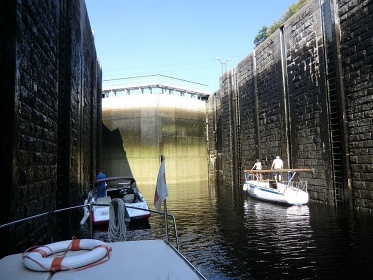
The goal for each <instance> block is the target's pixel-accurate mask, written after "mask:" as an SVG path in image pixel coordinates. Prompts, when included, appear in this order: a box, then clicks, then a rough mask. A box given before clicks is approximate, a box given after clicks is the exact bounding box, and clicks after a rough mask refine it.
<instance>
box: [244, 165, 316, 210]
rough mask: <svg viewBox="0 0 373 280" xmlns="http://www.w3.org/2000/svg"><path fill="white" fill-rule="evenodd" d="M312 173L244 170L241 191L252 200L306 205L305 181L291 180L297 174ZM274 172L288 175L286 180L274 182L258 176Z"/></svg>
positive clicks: (307, 196) (288, 170)
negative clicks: (252, 198)
mask: <svg viewBox="0 0 373 280" xmlns="http://www.w3.org/2000/svg"><path fill="white" fill-rule="evenodd" d="M313 171H314V170H313V169H280V170H244V173H245V182H244V184H243V190H244V191H245V192H247V193H248V194H249V195H250V196H252V197H254V198H257V199H261V200H266V201H270V202H276V203H282V204H287V205H302V204H307V203H308V200H309V195H308V192H307V181H294V180H293V179H294V176H295V175H296V173H297V172H313ZM274 172H281V173H288V175H289V176H288V180H287V181H275V180H273V179H262V176H258V175H259V174H261V175H262V174H265V173H267V174H268V173H274Z"/></svg>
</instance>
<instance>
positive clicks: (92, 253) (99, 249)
mask: <svg viewBox="0 0 373 280" xmlns="http://www.w3.org/2000/svg"><path fill="white" fill-rule="evenodd" d="M73 243H74V244H73ZM69 250H74V251H75V250H89V251H88V252H85V253H82V254H79V255H74V256H70V257H63V258H62V261H61V263H60V265H57V266H55V265H53V266H52V264H53V261H54V260H55V262H56V259H58V258H61V257H60V256H54V257H51V258H48V256H50V255H52V254H55V253H59V252H63V251H69ZM109 252H110V249H109V247H108V246H107V245H106V243H105V242H103V241H100V240H96V239H73V240H66V241H60V242H56V243H51V244H48V245H44V246H42V247H38V248H36V249H33V250H32V251H31V252H26V253H24V254H23V256H22V258H23V264H24V265H25V266H26V267H27V268H28V269H31V270H36V271H58V270H68V269H74V268H79V267H83V266H86V265H89V264H93V263H95V262H97V261H99V260H101V259H103V258H104V257H105V256H107V255H109Z"/></svg>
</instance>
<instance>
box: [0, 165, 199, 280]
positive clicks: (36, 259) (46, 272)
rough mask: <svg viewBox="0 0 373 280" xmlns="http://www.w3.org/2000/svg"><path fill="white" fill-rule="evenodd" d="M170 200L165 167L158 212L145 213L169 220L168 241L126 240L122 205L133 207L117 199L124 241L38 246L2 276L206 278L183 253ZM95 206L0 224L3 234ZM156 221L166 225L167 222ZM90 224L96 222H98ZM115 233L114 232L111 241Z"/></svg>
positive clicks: (12, 279)
mask: <svg viewBox="0 0 373 280" xmlns="http://www.w3.org/2000/svg"><path fill="white" fill-rule="evenodd" d="M109 181H110V180H109ZM167 196H168V191H167V186H166V183H165V174H164V163H163V165H161V168H160V174H159V176H158V180H157V187H156V194H155V198H154V203H155V207H156V208H157V209H158V211H154V210H150V209H145V210H144V209H143V210H142V211H146V212H149V213H150V212H151V213H154V214H159V215H163V216H164V220H163V221H164V229H165V239H150V240H131V241H128V240H126V236H125V234H126V228H125V225H126V224H125V223H123V222H121V219H122V218H123V213H122V212H121V211H119V210H118V209H119V208H120V207H119V206H121V207H124V208H127V207H129V206H126V205H125V202H124V201H123V199H121V198H113V199H111V201H110V208H109V211H110V212H114V214H115V216H114V218H113V219H111V218H112V215H110V223H111V222H112V220H114V221H115V222H114V223H115V224H116V226H115V229H116V230H117V231H122V229H123V230H124V231H122V232H120V233H119V234H116V236H115V237H119V239H118V238H115V240H114V242H108V243H106V242H103V241H102V240H97V239H94V238H92V230H91V231H90V233H91V236H90V238H89V239H77V238H72V240H64V241H58V242H55V243H51V244H47V245H43V246H39V247H35V246H33V247H31V248H29V249H27V250H25V251H24V252H23V253H18V254H12V255H8V256H6V257H4V258H2V259H1V260H0V270H1V271H2V273H1V276H0V278H1V279H7V280H23V279H25V280H26V279H27V280H34V279H35V280H36V279H48V280H62V279H63V280H66V279H71V280H72V279H90V280H102V279H111V280H122V279H132V280H137V279H138V280H142V279H180V280H183V279H185V280H189V279H191V280H192V279H206V278H205V276H204V275H203V274H202V273H201V272H200V271H199V270H198V269H197V268H196V267H195V266H193V264H192V263H191V262H190V261H189V260H187V259H186V257H185V256H184V255H183V254H182V253H181V252H180V250H179V241H178V232H177V226H176V219H175V217H174V216H173V215H171V214H168V213H167V207H166V199H165V198H166V197H167ZM162 202H164V212H160V204H161V203H162ZM113 204H117V205H118V207H117V208H116V209H117V210H115V211H112V209H113V208H112V206H113ZM89 206H91V205H79V206H75V207H69V208H65V209H59V210H56V211H52V212H47V213H42V214H38V215H36V216H33V217H28V218H24V219H22V220H19V221H14V222H11V223H8V224H5V225H0V229H2V228H5V227H9V226H12V225H14V224H18V223H23V222H28V221H30V220H33V219H38V218H41V217H44V216H50V215H51V214H55V213H60V212H65V211H72V210H74V209H78V208H81V209H84V208H86V207H89ZM96 206H97V205H96ZM170 218H171V220H172V222H173V229H174V232H173V234H169V231H168V228H169V227H168V224H169V221H168V220H169V219H170ZM156 220H157V221H158V222H162V219H156ZM89 221H90V223H91V222H92V220H89ZM91 228H92V225H91ZM109 228H110V226H109ZM117 233H118V232H117ZM110 234H111V232H110V230H109V231H108V235H109V240H110ZM123 237H124V240H123ZM171 240H172V241H173V242H171Z"/></svg>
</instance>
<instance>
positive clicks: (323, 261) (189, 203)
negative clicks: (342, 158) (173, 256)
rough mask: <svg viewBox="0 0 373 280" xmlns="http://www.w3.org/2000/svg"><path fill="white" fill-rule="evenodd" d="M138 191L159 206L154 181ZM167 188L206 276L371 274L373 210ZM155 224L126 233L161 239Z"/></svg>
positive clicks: (183, 239)
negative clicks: (370, 212) (354, 210)
mask: <svg viewBox="0 0 373 280" xmlns="http://www.w3.org/2000/svg"><path fill="white" fill-rule="evenodd" d="M140 189H141V190H142V191H143V194H144V195H145V197H146V198H147V200H148V201H149V206H150V207H151V209H154V206H153V205H152V201H153V195H154V187H153V186H143V187H141V186H140ZM168 189H169V197H168V199H167V207H168V210H169V212H170V213H172V214H173V215H175V217H176V220H177V226H178V232H179V241H180V250H181V251H182V253H183V254H184V255H185V256H186V257H187V258H188V259H189V260H190V261H191V262H192V263H193V264H194V265H195V266H197V267H198V268H199V269H200V270H201V271H202V273H203V274H204V275H205V276H206V277H207V278H208V279H371V274H372V273H373V266H372V263H373V254H372V252H373V242H372V241H373V217H372V216H371V215H366V214H362V213H360V214H359V213H352V212H345V211H343V210H338V211H336V210H335V209H334V208H333V207H329V206H325V205H320V204H313V203H312V202H310V204H309V205H308V206H293V207H284V206H280V205H275V204H270V203H266V202H259V201H256V200H253V199H251V198H250V197H248V196H247V195H246V194H244V193H242V191H241V187H239V186H237V187H232V188H226V187H222V186H221V187H219V186H211V185H210V186H209V185H208V183H207V182H200V183H195V182H194V183H191V184H182V185H174V184H170V185H169V186H168ZM157 222H159V218H156V217H154V216H153V217H151V218H150V229H140V230H132V231H128V232H127V235H128V239H130V240H131V239H142V238H148V237H151V238H163V237H164V231H163V227H162V226H160V225H157ZM161 224H162V223H161ZM105 234H106V233H105V232H102V231H96V232H95V236H96V237H99V238H103V239H105Z"/></svg>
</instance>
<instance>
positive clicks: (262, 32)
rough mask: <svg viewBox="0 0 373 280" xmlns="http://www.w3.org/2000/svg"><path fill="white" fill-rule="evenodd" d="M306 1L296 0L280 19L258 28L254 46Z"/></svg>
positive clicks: (306, 0)
mask: <svg viewBox="0 0 373 280" xmlns="http://www.w3.org/2000/svg"><path fill="white" fill-rule="evenodd" d="M308 1H309V0H298V2H297V3H295V4H293V5H291V6H290V7H289V8H288V10H287V12H286V13H285V14H284V15H283V16H282V18H281V19H280V20H278V21H275V22H274V23H273V24H272V25H271V26H270V27H269V28H268V27H267V26H263V28H262V29H261V30H259V34H258V35H256V37H255V40H254V44H255V46H258V45H259V44H260V43H262V42H264V41H265V39H267V38H268V37H269V36H270V35H271V34H273V33H274V32H275V31H276V30H277V29H279V28H280V27H281V26H282V25H283V24H284V23H285V21H287V20H288V19H289V18H290V17H291V16H293V15H294V14H296V13H297V12H298V11H299V10H300V9H301V8H302V7H303V6H304V5H305V4H306V3H307V2H308Z"/></svg>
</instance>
